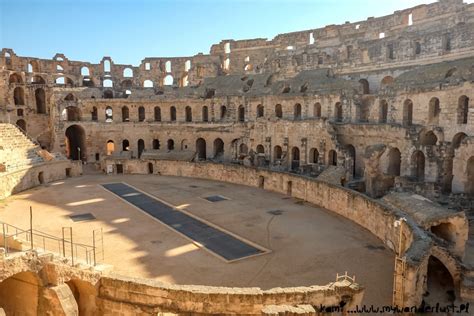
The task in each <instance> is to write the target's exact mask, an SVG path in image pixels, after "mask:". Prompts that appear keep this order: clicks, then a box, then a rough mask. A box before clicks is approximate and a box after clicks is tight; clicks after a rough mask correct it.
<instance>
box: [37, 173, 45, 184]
mask: <svg viewBox="0 0 474 316" xmlns="http://www.w3.org/2000/svg"><path fill="white" fill-rule="evenodd" d="M38 183H39V184H44V173H43V171H40V172H39V173H38Z"/></svg>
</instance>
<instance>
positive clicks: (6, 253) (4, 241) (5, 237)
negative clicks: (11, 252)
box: [2, 223, 8, 255]
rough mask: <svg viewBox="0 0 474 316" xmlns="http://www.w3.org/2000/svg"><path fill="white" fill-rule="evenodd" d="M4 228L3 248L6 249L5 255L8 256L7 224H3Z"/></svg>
mask: <svg viewBox="0 0 474 316" xmlns="http://www.w3.org/2000/svg"><path fill="white" fill-rule="evenodd" d="M2 228H3V247H4V248H5V255H8V248H7V233H6V231H5V223H2Z"/></svg>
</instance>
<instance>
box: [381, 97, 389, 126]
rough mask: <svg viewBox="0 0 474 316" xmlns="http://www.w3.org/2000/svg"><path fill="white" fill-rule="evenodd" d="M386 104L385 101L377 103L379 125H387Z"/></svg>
mask: <svg viewBox="0 0 474 316" xmlns="http://www.w3.org/2000/svg"><path fill="white" fill-rule="evenodd" d="M387 116H388V103H387V101H386V100H380V103H379V123H387Z"/></svg>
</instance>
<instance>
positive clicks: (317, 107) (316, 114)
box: [313, 102, 321, 118]
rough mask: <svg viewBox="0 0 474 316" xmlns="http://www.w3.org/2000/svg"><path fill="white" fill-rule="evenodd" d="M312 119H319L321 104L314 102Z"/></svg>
mask: <svg viewBox="0 0 474 316" xmlns="http://www.w3.org/2000/svg"><path fill="white" fill-rule="evenodd" d="M313 117H315V118H320V117H321V103H319V102H316V103H315V104H314V106H313Z"/></svg>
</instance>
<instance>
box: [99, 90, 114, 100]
mask: <svg viewBox="0 0 474 316" xmlns="http://www.w3.org/2000/svg"><path fill="white" fill-rule="evenodd" d="M102 97H103V98H104V99H113V98H114V92H113V91H112V90H105V91H104V93H103V94H102Z"/></svg>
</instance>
